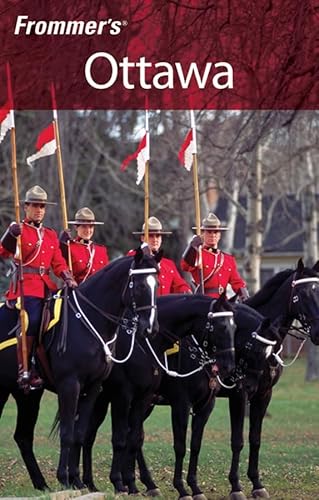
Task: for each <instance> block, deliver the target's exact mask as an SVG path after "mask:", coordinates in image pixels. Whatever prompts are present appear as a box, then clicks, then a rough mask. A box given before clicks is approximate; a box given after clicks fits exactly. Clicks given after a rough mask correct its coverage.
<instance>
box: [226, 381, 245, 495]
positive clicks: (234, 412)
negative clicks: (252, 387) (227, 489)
mask: <svg viewBox="0 0 319 500" xmlns="http://www.w3.org/2000/svg"><path fill="white" fill-rule="evenodd" d="M245 406H246V395H245V393H244V391H243V390H239V391H237V390H236V389H235V390H232V391H231V392H230V393H229V412H230V424H231V449H232V462H231V468H230V471H229V475H228V479H229V482H230V484H231V493H230V498H231V500H243V499H246V497H245V495H244V493H243V490H242V486H241V484H240V481H239V459H240V452H241V450H242V449H243V446H244V419H245Z"/></svg>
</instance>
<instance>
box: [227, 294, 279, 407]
mask: <svg viewBox="0 0 319 500" xmlns="http://www.w3.org/2000/svg"><path fill="white" fill-rule="evenodd" d="M235 321H236V324H237V330H236V334H235V347H236V368H235V372H234V374H233V377H232V378H233V380H234V381H235V382H239V381H240V382H241V384H242V385H243V387H244V388H245V390H246V392H247V394H248V397H249V398H251V397H252V396H253V395H254V393H255V392H256V390H257V388H258V384H259V380H260V377H261V376H262V374H263V371H264V368H265V366H266V365H265V362H266V360H267V359H268V358H269V356H270V355H271V354H272V352H273V349H274V348H275V346H276V344H277V342H280V341H281V338H280V336H279V335H278V329H277V328H276V326H275V324H270V320H269V319H268V318H264V317H263V316H261V315H260V314H259V313H257V312H256V311H254V310H253V309H251V308H250V307H248V306H246V305H244V304H238V305H236V312H235ZM278 346H279V344H278Z"/></svg>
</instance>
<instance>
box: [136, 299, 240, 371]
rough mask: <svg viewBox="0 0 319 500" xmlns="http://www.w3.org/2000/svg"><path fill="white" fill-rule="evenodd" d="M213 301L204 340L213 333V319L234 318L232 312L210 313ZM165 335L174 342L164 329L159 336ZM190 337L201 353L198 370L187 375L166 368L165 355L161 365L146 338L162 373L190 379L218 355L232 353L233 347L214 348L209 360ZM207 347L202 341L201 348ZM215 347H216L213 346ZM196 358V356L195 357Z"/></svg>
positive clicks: (210, 309)
mask: <svg viewBox="0 0 319 500" xmlns="http://www.w3.org/2000/svg"><path fill="white" fill-rule="evenodd" d="M214 302H215V301H212V302H211V304H210V307H209V311H208V313H207V321H206V325H205V330H204V331H205V335H204V338H206V337H207V336H208V335H209V334H212V333H213V331H214V328H215V327H214V324H213V320H214V319H215V318H220V317H228V318H233V317H234V313H233V312H232V311H218V312H213V311H212V307H213V304H214ZM163 334H165V335H166V336H168V337H169V338H171V339H172V342H174V340H176V336H175V335H174V334H173V333H172V332H170V331H169V330H168V329H165V331H164V332H161V335H163ZM191 337H192V338H193V340H194V342H195V344H196V345H197V347H198V350H199V351H200V353H201V359H200V360H199V366H198V368H196V369H194V370H192V371H190V372H187V373H179V372H177V371H175V370H170V369H169V368H168V362H167V355H166V353H164V363H162V362H161V361H160V359H159V357H158V356H157V354H156V352H155V350H154V349H153V346H152V344H151V343H150V341H149V339H148V338H146V343H147V346H148V348H149V350H150V352H151V354H152V356H153V357H154V359H155V361H156V363H157V364H158V365H159V366H160V368H162V370H164V372H165V373H166V374H167V375H169V376H170V377H175V378H186V377H190V376H191V375H194V374H195V373H198V372H200V371H201V370H203V369H204V367H205V366H206V365H208V364H209V365H210V364H212V363H215V362H216V357H217V356H218V355H219V354H222V353H226V352H233V351H234V347H229V348H227V349H222V350H219V351H217V348H215V350H214V349H213V350H214V359H211V358H209V356H208V355H207V353H206V352H205V351H204V350H203V349H202V348H201V347H200V346H199V344H198V341H197V340H196V339H195V337H194V336H193V335H191ZM207 345H208V341H206V340H204V341H203V347H207ZM215 347H216V346H215ZM194 356H195V355H194V354H191V357H192V358H193V359H194ZM195 357H196V356H195Z"/></svg>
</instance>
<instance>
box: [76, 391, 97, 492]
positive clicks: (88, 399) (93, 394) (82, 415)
mask: <svg viewBox="0 0 319 500" xmlns="http://www.w3.org/2000/svg"><path fill="white" fill-rule="evenodd" d="M100 388H101V382H100V381H98V382H95V383H94V384H92V385H91V386H90V387H89V388H87V389H86V391H85V394H84V395H83V394H81V395H80V397H79V401H78V411H77V420H76V422H75V425H74V441H73V446H72V448H71V450H70V458H69V482H70V484H71V485H72V486H73V488H77V489H83V488H85V484H84V483H83V482H82V481H81V479H80V455H81V450H82V447H83V444H84V441H85V436H86V433H87V430H88V426H89V421H90V418H91V416H92V413H93V408H94V403H95V401H96V399H97V397H98V395H99V392H100Z"/></svg>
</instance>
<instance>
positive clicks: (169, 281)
mask: <svg viewBox="0 0 319 500" xmlns="http://www.w3.org/2000/svg"><path fill="white" fill-rule="evenodd" d="M144 230H145V224H143V227H142V231H134V232H133V234H138V235H140V239H141V241H142V242H144V239H145V232H144ZM168 234H172V233H171V232H170V231H163V227H162V224H161V222H160V221H159V220H158V219H157V218H156V217H150V218H149V219H148V246H149V248H150V251H151V253H152V254H153V255H156V254H157V253H158V252H160V249H161V246H162V237H163V235H168ZM133 252H134V250H130V251H129V252H128V255H132V254H133ZM159 268H160V272H159V275H158V281H159V287H158V289H157V295H167V294H169V293H191V288H190V286H189V285H188V283H186V281H185V280H184V279H183V278H182V277H181V275H180V273H179V272H178V270H177V267H176V265H175V263H174V262H173V261H172V260H171V259H167V258H166V257H162V258H161V261H160V263H159Z"/></svg>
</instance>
